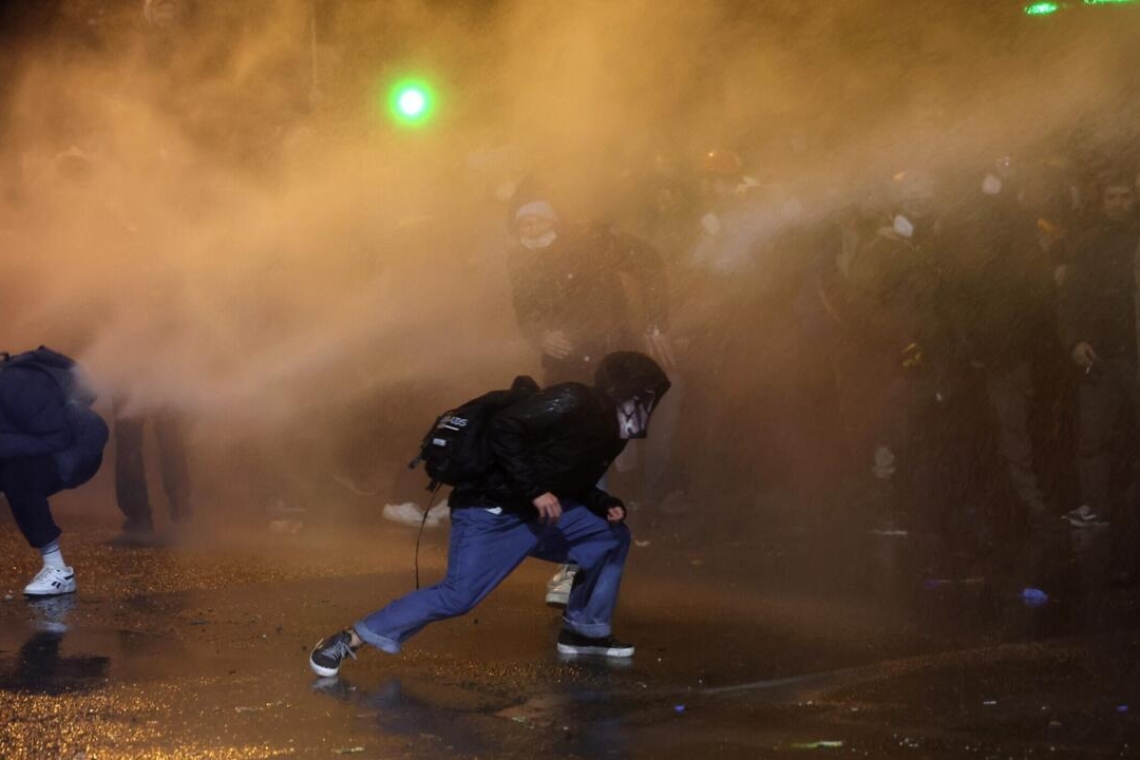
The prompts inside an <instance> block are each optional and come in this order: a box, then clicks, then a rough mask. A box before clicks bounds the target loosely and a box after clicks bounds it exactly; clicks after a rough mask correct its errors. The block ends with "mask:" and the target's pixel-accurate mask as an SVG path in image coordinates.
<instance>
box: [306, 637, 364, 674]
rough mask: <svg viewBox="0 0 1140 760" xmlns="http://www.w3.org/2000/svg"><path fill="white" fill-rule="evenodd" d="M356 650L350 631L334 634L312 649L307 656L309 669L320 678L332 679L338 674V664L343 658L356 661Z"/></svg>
mask: <svg viewBox="0 0 1140 760" xmlns="http://www.w3.org/2000/svg"><path fill="white" fill-rule="evenodd" d="M358 648H359V647H354V646H352V631H347V630H346V631H341V632H340V633H334V634H333V635H332V636H328V637H326V638H323V639H321V640H320V641H318V642H317V645H316V646H314V647H313V653H312V654H310V655H309V667H310V668H312V669H313V672H314V673H316V674H317V675H318V676H321V677H322V678H332V677H333V676H335V675H336V674H337V673H339V672H340V664H341V662H343V661H344V658H345V657H351V658H352V659H354V660H355V659H356V650H357V649H358Z"/></svg>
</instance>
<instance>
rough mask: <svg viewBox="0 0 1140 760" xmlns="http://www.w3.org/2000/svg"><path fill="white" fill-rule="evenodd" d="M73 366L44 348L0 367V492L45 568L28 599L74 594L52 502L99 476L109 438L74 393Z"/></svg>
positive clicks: (72, 576)
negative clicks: (64, 492)
mask: <svg viewBox="0 0 1140 760" xmlns="http://www.w3.org/2000/svg"><path fill="white" fill-rule="evenodd" d="M74 371H75V364H74V362H72V361H71V360H70V359H68V358H67V357H65V356H63V355H61V354H57V353H55V352H54V351H51V350H50V349H46V348H40V349H38V350H37V351H33V352H29V353H27V354H20V355H18V356H15V357H11V358H6V359H5V361H4V362H3V363H2V364H0V491H3V492H4V496H5V498H6V499H7V501H8V506H9V507H10V508H11V510H12V516H13V517H14V518H15V520H16V525H17V526H18V527H19V528H20V532H21V533H23V534H24V538H26V539H27V541H28V544H29V545H30V546H31V547H32V548H33V549H37V550H39V552H40V555H41V556H42V558H43V563H44V564H43V568H42V569H41V570H40V571H39V573H37V574H36V577H35V578H33V579H32V581H31V582H30V583H29V584H28V585H27V586H26V587H25V588H24V593H25V594H27V595H28V596H55V595H57V594H70V593H74V592H75V589H76V583H75V571H74V570H73V569H72V568H70V567H68V566H67V565H66V564H65V563H64V561H63V554H62V552H61V551H60V547H59V537H60V535H61V534H62V531H61V530H60V529H59V526H58V525H56V523H55V520H54V519H53V518H52V514H51V508H50V506H49V504H48V498H49V497H50V496H52V495H54V494H56V493H58V492H59V491H62V490H64V489H68V488H77V487H79V486H80V485H82V484H84V483H86V482H87V481H88V480H90V479H91V478H92V477H94V475H95V473H96V472H98V470H99V465H100V464H101V463H102V461H103V447H104V446H106V444H107V438H108V436H109V431H108V429H107V425H106V423H104V422H103V420H102V418H101V417H99V415H98V414H96V413H95V412H93V411H92V410H91V409H90V408H89V406H90V403H91V401H93V397H91V398H77V397H76V394H75V393H74V392H73V390H72V389H73V388H78V387H79V386H80V383H79V382H78V380H74V375H73V373H74Z"/></svg>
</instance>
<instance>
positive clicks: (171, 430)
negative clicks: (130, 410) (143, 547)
mask: <svg viewBox="0 0 1140 760" xmlns="http://www.w3.org/2000/svg"><path fill="white" fill-rule="evenodd" d="M148 419H149V420H152V421H153V423H154V434H155V438H156V439H157V442H158V457H159V464H160V466H161V470H162V487H163V490H164V491H165V492H166V498H167V502H168V504H169V506H170V518H171V520H172V521H173V522H176V523H183V522H188V521H189V520H190V469H189V465H188V464H187V459H186V439H185V435H184V433H183V426H182V420H181V418H179V417H178V416H177V415H174V414H170V413H158V414H153V415H148V416H140V417H118V418H116V419H115V500H116V502H117V503H118V505H119V510H120V511H122V513H123V515H125V516H126V518H127V522H126V525H125V526H124V528H125V529H127V530H150V529H151V528H152V527H153V526H154V519H153V515H152V513H151V508H150V496H149V494H148V492H147V485H146V459H145V456H144V453H143V452H144V438H143V433H144V430H145V427H146V422H147V420H148Z"/></svg>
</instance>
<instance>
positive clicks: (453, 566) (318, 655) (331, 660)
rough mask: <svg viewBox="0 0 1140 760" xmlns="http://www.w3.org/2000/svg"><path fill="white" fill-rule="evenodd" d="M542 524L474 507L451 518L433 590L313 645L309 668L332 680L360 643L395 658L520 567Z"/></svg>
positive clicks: (397, 602)
mask: <svg viewBox="0 0 1140 760" xmlns="http://www.w3.org/2000/svg"><path fill="white" fill-rule="evenodd" d="M541 530H542V526H541V525H540V524H539V523H537V522H535V521H533V520H532V521H526V520H524V519H523V518H522V517H520V516H518V515H514V514H509V513H503V514H495V513H493V512H490V511H488V510H486V509H482V508H479V507H468V508H464V509H457V510H455V513H454V514H453V515H452V524H451V545H450V549H449V551H448V556H447V575H446V577H444V579H443V580H442V581H441V582H439V583H437V584H436V585H434V586H430V587H428V588H423V589H419V590H417V591H413V592H412V593H410V594H407V595H405V596H402V597H400V598H399V599H396V600H395V601H393V602H391V603H390V604H388V606H386V607H384V608H383V609H381V610H378V611H377V612H374V613H372V614H371V615H368V616H367V617H365V618H363V619H361V620H359V621H358V622H356V623H355V624H353V626H352V628H351V629H347V630H344V631H341V632H340V633H337V634H333V635H332V636H329V637H327V638H325V639H322V640H321V641H320V642H318V643H317V646H316V647H315V648H314V650H313V653H312V654H311V655H310V657H309V665H310V666H311V667H312V669H313V671H314V672H315V673H317V675H320V676H326V677H327V676H333V675H336V673H337V672H338V671H339V669H340V663H341V662H342V661H343V660H344V659H345V658H346V657H350V656H355V655H354V654H353V653H354V651H355V650H356V649H357V648H358V647H359V646H360V643H361V642H363V643H365V644H370V645H371V646H374V647H376V648H378V649H382V650H384V651H385V652H389V653H391V654H395V653H397V652H399V651H400V647H401V646H402V645H403V643H404V642H405V641H407V640H408V639H409V638H411V637H412V636H413V635H415V634H416V633H417V632H419V631H420V629H422V628H423V627H424V626H425V625H427V624H428V623H432V622H435V621H437V620H443V619H446V618H450V617H457V616H459V615H462V614H464V613H466V612H467V611H469V610H470V609H472V608H473V607H474V606H475V605H477V604H478V603H479V602H480V601H482V600H483V598H484V597H486V596H487V594H489V593H491V591H492V590H493V589H494V588H495V587H496V586H498V585H499V584H500V583H501V582H502V581H503V579H504V578H506V577H507V576H508V575H510V573H511V571H512V570H514V569H515V568H516V567H518V566H519V563H521V562H522V561H523V560H524V559H526V557H527V556H528V555H529V554H530V552H531V550H532V549H533V548H534V547H535V545H536V544H537V543H538V540H539V539H538V535H539V531H541Z"/></svg>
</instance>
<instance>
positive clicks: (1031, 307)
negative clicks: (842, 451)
mask: <svg viewBox="0 0 1140 760" xmlns="http://www.w3.org/2000/svg"><path fill="white" fill-rule="evenodd" d="M1011 185H1012V178H1010V177H1006V176H998V175H997V174H995V173H990V174H987V175H986V176H985V178H984V179H983V181H982V183H981V193H978V194H976V195H973V196H970V197H969V198H968V200H967V202H966V203H965V204H964V208H963V212H962V213H961V215H960V216H959V217H958V218H955V219H954V220H953V225H952V227H953V229H952V230H951V233H950V236H951V243H950V245H948V246H946V250H947V253H948V255H947V258H948V259H949V261H948V262H947V266H946V269H947V270H948V271H947V275H946V279H947V281H948V285H947V288H946V290H947V291H948V292H949V297H948V301H950V303H951V305H950V312H951V315H952V319H953V321H954V323H955V326H956V329H957V331H958V334H959V335H960V337H961V340H962V342H963V344H964V346H965V353H966V354H967V355H968V358H969V362H970V364H971V366H972V367H973V368H974V369H975V370H977V371H979V372H981V373H982V374H983V377H984V378H985V387H986V395H987V397H988V400H989V403H990V407H991V409H992V412H993V417H994V421H995V422H996V426H997V431H996V432H997V434H998V435H997V438H998V443H999V446H1000V453H1001V455H1002V458H1003V459H1004V460H1005V463H1006V466H1007V471H1008V473H1009V479H1010V482H1011V484H1012V485H1013V487H1014V490H1015V492H1016V494H1017V496H1018V498H1019V500H1020V502H1021V507H1022V508H1023V510H1024V512H1025V516H1026V517H1027V518H1028V520H1029V522H1030V523H1032V524H1035V525H1040V524H1041V521H1042V518H1044V517H1045V516H1046V515H1047V514H1048V506H1047V503H1046V497H1045V493H1044V491H1043V489H1042V487H1041V484H1040V482H1039V480H1038V477H1037V475H1036V473H1035V471H1034V454H1035V452H1034V447H1033V442H1032V437H1031V436H1030V428H1029V420H1030V414H1031V412H1032V408H1033V402H1034V397H1035V396H1036V395H1037V394H1038V392H1039V389H1038V388H1037V387H1036V382H1035V380H1036V379H1035V377H1034V366H1035V364H1036V363H1037V362H1038V360H1039V359H1040V358H1041V357H1042V356H1043V355H1045V351H1046V350H1050V351H1055V343H1056V330H1055V321H1054V317H1053V313H1054V302H1053V301H1054V284H1053V265H1052V259H1051V257H1050V255H1049V252H1048V251H1047V250H1046V249H1045V248H1044V247H1043V246H1042V245H1041V242H1040V235H1039V233H1038V216H1037V214H1035V213H1031V210H1030V209H1028V208H1026V207H1025V206H1024V202H1023V201H1019V200H1018V199H1017V194H1016V191H1015V189H1014V188H1013V187H1011Z"/></svg>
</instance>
